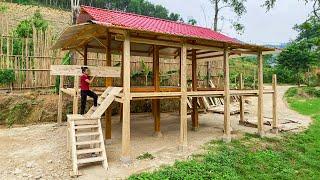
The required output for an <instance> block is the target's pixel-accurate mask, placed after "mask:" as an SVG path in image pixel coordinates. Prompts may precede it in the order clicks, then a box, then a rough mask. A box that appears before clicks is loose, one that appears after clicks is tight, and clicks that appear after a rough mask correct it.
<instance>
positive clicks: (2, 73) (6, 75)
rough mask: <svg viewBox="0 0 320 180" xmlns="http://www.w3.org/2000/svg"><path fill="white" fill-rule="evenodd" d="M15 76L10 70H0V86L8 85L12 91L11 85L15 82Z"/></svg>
mask: <svg viewBox="0 0 320 180" xmlns="http://www.w3.org/2000/svg"><path fill="white" fill-rule="evenodd" d="M15 80H16V79H15V74H14V71H13V70H12V69H3V70H0V84H1V85H8V86H10V89H11V91H12V88H13V85H12V84H13V83H14V81H15Z"/></svg>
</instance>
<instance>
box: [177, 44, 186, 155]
mask: <svg viewBox="0 0 320 180" xmlns="http://www.w3.org/2000/svg"><path fill="white" fill-rule="evenodd" d="M180 64H181V69H180V77H181V80H180V81H181V82H180V84H181V94H182V95H181V100H180V146H179V147H180V149H181V150H184V149H185V148H186V147H187V130H188V124H187V47H186V45H185V44H183V45H182V48H181V63H180Z"/></svg>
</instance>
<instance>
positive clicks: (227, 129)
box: [223, 48, 231, 142]
mask: <svg viewBox="0 0 320 180" xmlns="http://www.w3.org/2000/svg"><path fill="white" fill-rule="evenodd" d="M223 52H224V53H223V65H224V133H223V141H224V142H230V141H231V121H230V77H229V52H228V49H227V48H225V49H224V51H223Z"/></svg>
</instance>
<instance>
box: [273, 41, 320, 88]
mask: <svg viewBox="0 0 320 180" xmlns="http://www.w3.org/2000/svg"><path fill="white" fill-rule="evenodd" d="M313 46H314V43H313V42H312V41H309V40H301V41H296V42H292V43H291V44H290V45H289V46H288V47H287V48H285V49H284V50H283V51H282V52H281V53H280V55H279V57H278V59H277V63H278V69H284V70H286V71H288V70H289V71H291V72H290V74H295V77H296V82H297V84H298V85H300V84H301V81H302V77H303V74H304V73H306V72H307V71H308V70H309V69H310V68H311V66H312V65H314V64H315V63H316V61H317V53H316V51H314V50H313Z"/></svg>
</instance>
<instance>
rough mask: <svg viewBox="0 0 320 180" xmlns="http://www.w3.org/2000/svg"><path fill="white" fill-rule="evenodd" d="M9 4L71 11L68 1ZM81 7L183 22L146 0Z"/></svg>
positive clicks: (87, 0)
mask: <svg viewBox="0 0 320 180" xmlns="http://www.w3.org/2000/svg"><path fill="white" fill-rule="evenodd" d="M7 1H10V2H15V3H20V4H30V5H44V6H49V7H54V8H61V9H66V10H69V9H71V3H70V1H62V0H50V1H48V0H7ZM80 2H81V4H82V5H89V6H94V7H98V8H107V9H113V10H120V11H125V12H132V13H136V14H141V15H146V16H152V17H157V18H162V19H168V20H173V21H183V19H182V18H181V16H180V14H177V13H169V10H168V9H167V8H165V7H164V6H162V5H157V4H153V3H151V2H149V1H147V0H95V1H92V0H81V1H80Z"/></svg>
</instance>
